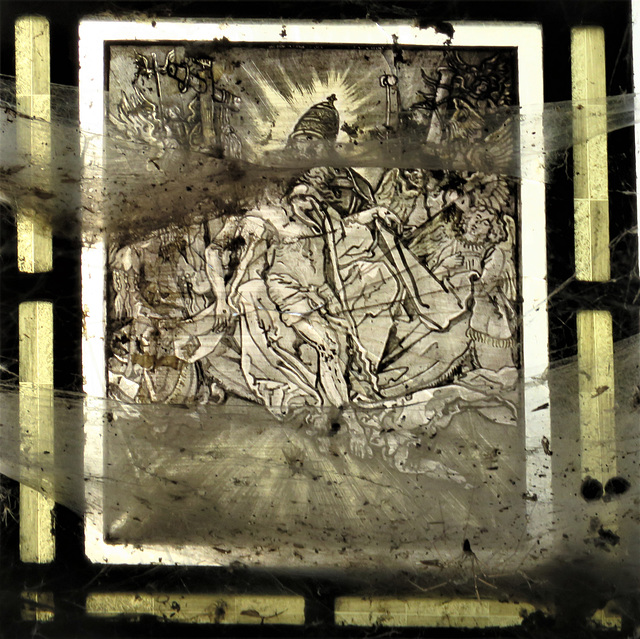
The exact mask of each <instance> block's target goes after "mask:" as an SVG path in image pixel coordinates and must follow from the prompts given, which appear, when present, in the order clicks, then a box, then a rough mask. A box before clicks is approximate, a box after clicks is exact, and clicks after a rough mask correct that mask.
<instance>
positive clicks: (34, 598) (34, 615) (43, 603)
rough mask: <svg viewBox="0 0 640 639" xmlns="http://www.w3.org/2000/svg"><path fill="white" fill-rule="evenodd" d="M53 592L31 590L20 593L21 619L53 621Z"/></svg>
mask: <svg viewBox="0 0 640 639" xmlns="http://www.w3.org/2000/svg"><path fill="white" fill-rule="evenodd" d="M53 618H54V608H53V593H51V592H33V591H27V592H23V593H22V619H23V621H53Z"/></svg>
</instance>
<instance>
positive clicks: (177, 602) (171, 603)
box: [86, 592, 305, 625]
mask: <svg viewBox="0 0 640 639" xmlns="http://www.w3.org/2000/svg"><path fill="white" fill-rule="evenodd" d="M86 610H87V614H89V615H92V616H96V617H127V618H132V617H134V618H135V617H140V616H141V615H153V616H154V617H160V618H162V619H164V620H165V621H179V622H182V623H220V624H286V625H302V624H303V623H304V620H305V619H304V598H303V597H295V596H279V595H264V596H259V595H255V596H254V595H220V594H206V595H184V594H169V593H164V594H148V593H134V592H120V593H93V594H90V595H89V596H88V597H87V603H86Z"/></svg>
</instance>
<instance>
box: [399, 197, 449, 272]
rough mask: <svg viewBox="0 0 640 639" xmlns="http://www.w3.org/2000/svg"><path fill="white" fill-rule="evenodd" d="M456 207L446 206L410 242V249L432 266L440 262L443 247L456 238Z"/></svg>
mask: <svg viewBox="0 0 640 639" xmlns="http://www.w3.org/2000/svg"><path fill="white" fill-rule="evenodd" d="M454 219H455V210H454V207H452V206H449V207H445V208H444V209H443V210H442V211H440V212H439V213H438V214H437V215H436V216H435V217H433V218H431V219H430V220H428V221H427V222H425V223H424V224H423V225H422V226H421V227H420V228H419V229H418V230H417V231H416V233H415V235H414V236H413V238H412V239H411V241H410V242H409V245H408V249H409V250H410V251H411V252H412V253H413V254H414V255H415V256H416V257H417V258H418V259H419V260H420V261H424V262H425V263H426V264H427V266H429V267H430V268H431V267H433V266H434V265H435V264H437V263H438V257H439V255H440V254H441V253H442V251H443V248H444V247H445V246H448V245H449V244H450V243H451V242H452V241H453V239H454V238H455V233H454V230H453V224H454Z"/></svg>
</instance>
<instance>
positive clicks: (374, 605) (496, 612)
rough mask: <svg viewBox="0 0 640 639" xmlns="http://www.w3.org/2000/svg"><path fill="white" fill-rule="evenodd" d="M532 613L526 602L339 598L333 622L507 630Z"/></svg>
mask: <svg viewBox="0 0 640 639" xmlns="http://www.w3.org/2000/svg"><path fill="white" fill-rule="evenodd" d="M532 612H535V608H534V607H533V606H532V605H530V604H527V603H509V602H501V601H490V600H484V601H478V600H477V599H422V598H408V599H397V598H391V597H388V598H387V597H372V598H361V597H339V598H338V599H336V602H335V622H336V624H339V625H347V626H401V627H407V626H421V627H427V628H497V627H500V628H506V627H511V626H519V625H520V624H521V623H522V620H523V618H524V617H525V616H526V615H528V614H531V613H532Z"/></svg>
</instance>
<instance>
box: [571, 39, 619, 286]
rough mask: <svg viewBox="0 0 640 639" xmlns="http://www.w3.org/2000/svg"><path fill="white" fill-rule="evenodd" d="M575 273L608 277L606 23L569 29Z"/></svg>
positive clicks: (583, 276) (601, 278) (590, 277)
mask: <svg viewBox="0 0 640 639" xmlns="http://www.w3.org/2000/svg"><path fill="white" fill-rule="evenodd" d="M571 91H572V100H573V113H574V120H573V126H574V147H573V179H574V198H575V200H574V210H575V249H576V277H577V278H578V279H579V280H584V281H597V282H604V281H607V280H608V279H609V278H610V272H611V269H610V251H609V182H608V168H607V107H606V96H607V92H606V78H605V57H604V30H603V29H602V27H577V28H574V29H572V30H571Z"/></svg>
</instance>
